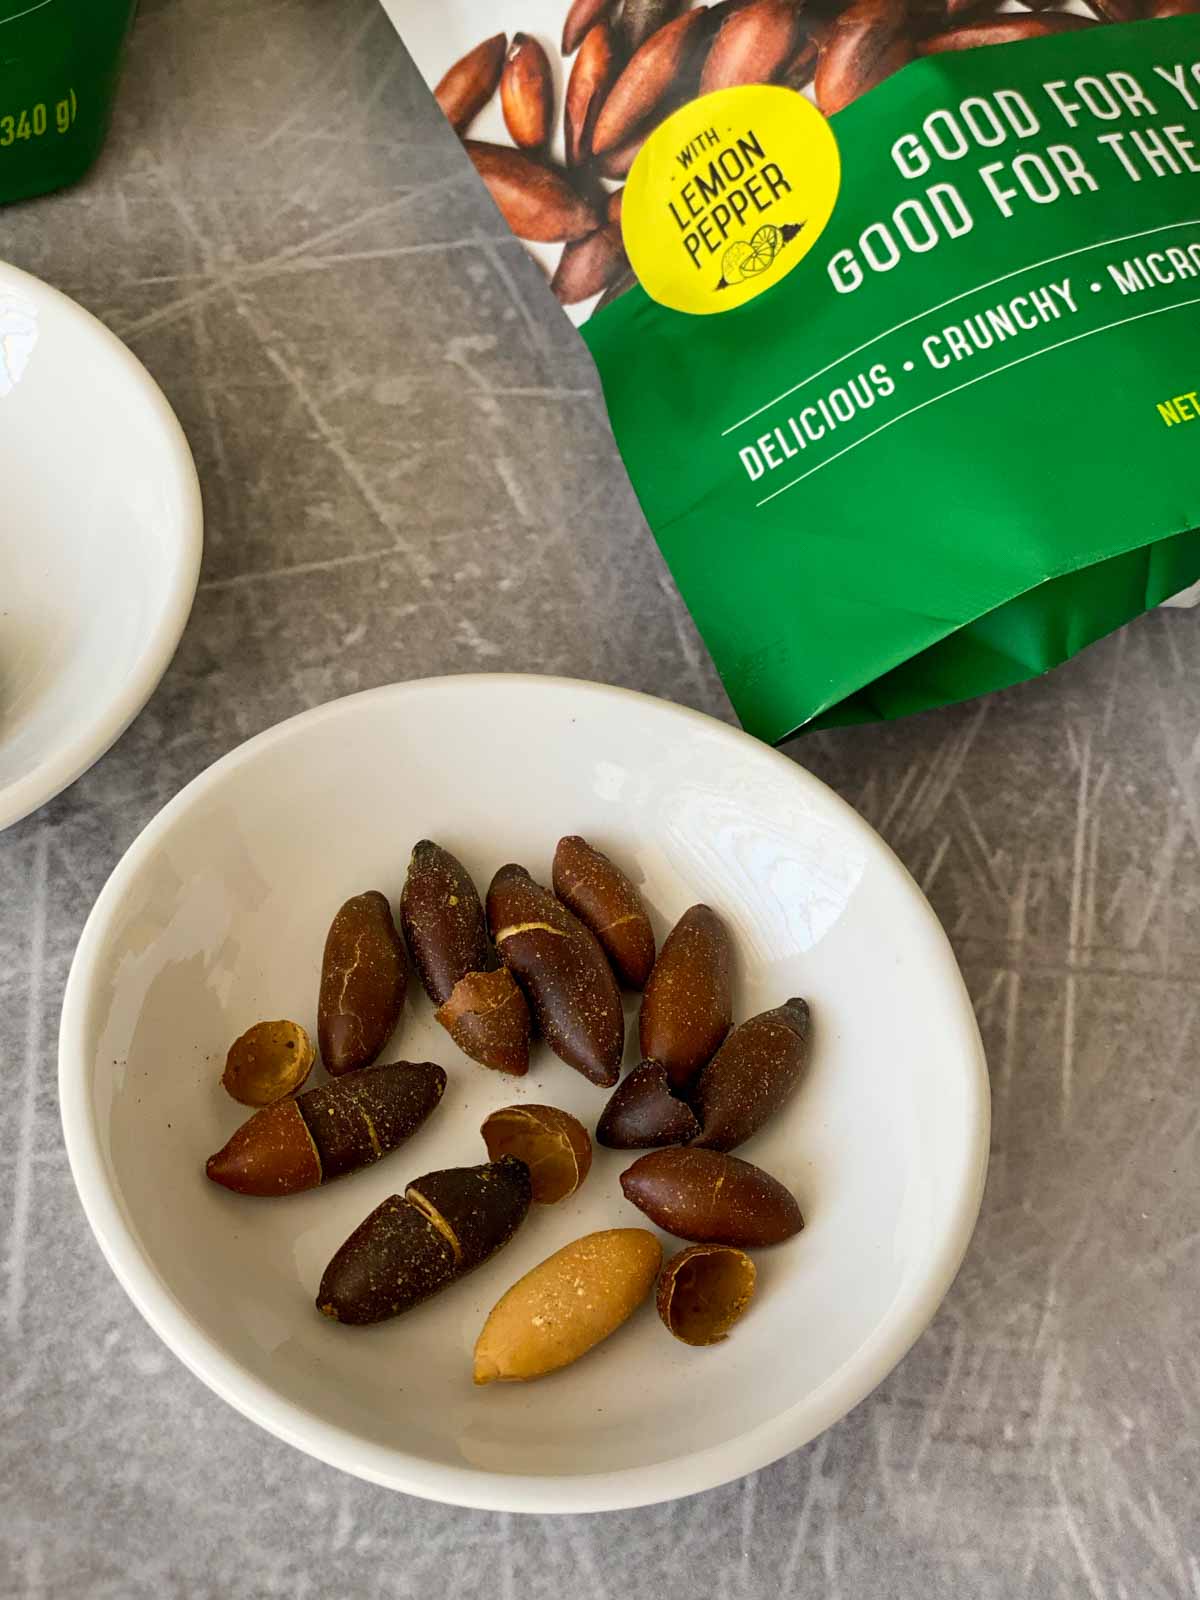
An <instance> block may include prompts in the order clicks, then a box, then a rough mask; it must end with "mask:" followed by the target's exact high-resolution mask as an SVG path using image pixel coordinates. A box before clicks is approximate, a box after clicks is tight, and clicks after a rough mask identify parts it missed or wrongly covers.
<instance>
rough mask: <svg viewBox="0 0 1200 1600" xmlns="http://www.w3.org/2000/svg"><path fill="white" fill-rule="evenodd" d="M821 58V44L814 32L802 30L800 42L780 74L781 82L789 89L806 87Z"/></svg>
mask: <svg viewBox="0 0 1200 1600" xmlns="http://www.w3.org/2000/svg"><path fill="white" fill-rule="evenodd" d="M820 58H821V46H820V43H819V41H818V39H817V35H816V33H814V32H807V33H806V32H804V31H803V30H801V39H800V43H799V44H798V45H797V46H796V48H795V50H794V51H793V52H792V57H791V60H790V61H788V62H787V63H786V65H785V66H784V68H783V71H782V72H781V73H780V74H779V82H780V83H781V84H783V85H784V87H785V88H788V89H804V88H807V86H808V85H809V84H810V83H811V82H812V80H813V74H814V73H815V72H816V70H817V62H818V61H819V60H820Z"/></svg>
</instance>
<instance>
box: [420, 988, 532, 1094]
mask: <svg viewBox="0 0 1200 1600" xmlns="http://www.w3.org/2000/svg"><path fill="white" fill-rule="evenodd" d="M434 1016H435V1017H436V1018H437V1020H438V1021H439V1022H440V1023H441V1025H442V1027H443V1028H445V1030H446V1032H447V1033H448V1034H449V1035H450V1037H451V1038H452V1039H453V1040H454V1042H455V1044H456V1045H457V1046H458V1048H459V1049H460V1050H461V1051H462V1052H463V1053H464V1054H465V1055H468V1056H470V1057H471V1060H472V1061H478V1062H479V1063H480V1065H481V1066H484V1067H491V1068H492V1070H493V1071H494V1072H508V1073H511V1075H512V1076H513V1077H514V1078H523V1077H524V1076H525V1074H526V1073H527V1072H528V1071H529V1032H530V1022H529V1006H528V1005H527V1004H526V1001H525V996H524V994H522V992H521V990H520V988H519V987H518V986H517V983H516V980H515V979H514V978H513V975H512V973H511V972H510V971H509V970H508V968H507V967H501V968H500V969H499V970H498V971H497V972H469V973H468V974H467V976H466V977H465V978H460V979H459V981H458V982H457V983H456V984H455V985H454V989H453V990H452V992H451V995H450V998H449V1000H447V1001H446V1003H445V1005H444V1006H439V1008H438V1009H437V1011H435V1012H434Z"/></svg>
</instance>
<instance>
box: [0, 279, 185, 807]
mask: <svg viewBox="0 0 1200 1600" xmlns="http://www.w3.org/2000/svg"><path fill="white" fill-rule="evenodd" d="M0 486H2V491H3V498H2V500H0V829H3V828H6V827H8V826H9V825H10V824H11V823H14V822H17V821H19V820H20V818H21V817H24V816H27V815H28V814H29V813H30V812H31V811H35V810H36V809H37V807H38V806H40V805H43V804H45V802H46V801H47V800H49V799H51V798H52V797H53V796H54V795H56V794H58V793H59V792H60V791H61V790H62V789H65V788H66V787H67V785H68V784H69V783H73V782H74V781H75V779H76V778H77V777H79V775H80V773H82V772H85V771H86V770H87V768H88V767H90V766H91V765H92V763H93V762H94V761H96V760H98V759H99V757H100V756H102V755H103V754H104V752H105V751H106V750H107V749H108V747H109V746H110V745H111V744H112V743H113V741H114V740H115V739H117V738H119V737H120V735H121V734H122V733H123V732H124V731H125V729H126V728H127V727H128V726H129V724H130V722H132V720H133V718H134V717H135V716H136V715H137V713H138V712H139V711H140V710H141V708H142V707H143V706H144V705H145V703H146V701H147V700H148V699H149V698H150V695H151V693H152V692H153V690H154V688H155V685H156V684H157V683H158V681H159V679H160V678H161V677H162V675H163V672H164V671H165V670H166V667H167V664H168V662H169V661H170V659H171V657H172V655H173V654H174V651H175V646H176V645H177V644H178V642H179V637H180V635H181V633H182V632H183V629H184V625H185V623H186V622H187V618H188V613H189V611H190V610H191V606H192V599H193V597H194V595H195V592H196V580H197V577H198V576H199V571H200V550H201V537H202V535H201V529H202V519H201V509H200V487H199V484H198V482H197V480H196V469H195V467H194V465H193V463H192V457H191V453H190V451H189V450H188V446H187V441H186V440H185V439H184V436H183V432H182V430H181V428H180V426H179V423H178V422H177V421H176V419H175V415H174V413H173V412H172V410H171V408H170V406H169V405H168V404H167V402H166V400H165V398H164V397H163V394H162V392H161V390H160V389H159V388H158V386H157V384H155V382H154V380H153V379H152V378H151V377H150V375H149V373H148V372H147V371H146V369H145V368H144V367H143V366H142V365H141V363H140V362H139V361H138V360H137V359H136V357H134V356H133V355H131V354H130V352H129V351H128V350H127V349H126V348H125V346H124V345H123V344H122V343H121V341H120V340H119V339H117V338H116V337H115V336H114V335H113V334H111V333H109V331H108V330H107V329H106V328H105V327H103V325H102V324H101V323H99V322H97V321H96V319H95V318H94V317H92V316H90V315H89V314H88V313H87V312H86V311H84V310H83V309H82V308H81V307H79V306H77V305H76V304H75V303H74V301H72V300H68V299H67V298H66V296H65V295H62V294H59V293H58V291H57V290H56V289H51V288H50V287H49V286H48V285H46V284H44V283H41V282H39V280H38V279H37V278H31V277H30V276H29V275H28V273H24V272H19V271H18V270H17V269H16V268H15V267H9V266H5V265H3V264H2V263H0Z"/></svg>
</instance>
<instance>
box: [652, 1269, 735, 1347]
mask: <svg viewBox="0 0 1200 1600" xmlns="http://www.w3.org/2000/svg"><path fill="white" fill-rule="evenodd" d="M757 1277H758V1273H757V1271H756V1270H755V1266H754V1263H753V1261H751V1259H750V1257H749V1256H748V1255H747V1254H746V1252H745V1251H744V1250H738V1249H737V1248H736V1247H735V1246H733V1245H728V1244H690V1245H688V1247H687V1249H686V1250H681V1251H680V1252H679V1254H678V1255H677V1256H672V1257H671V1259H670V1261H668V1262H667V1264H666V1266H665V1267H664V1268H663V1269H662V1274H661V1276H660V1277H659V1280H658V1293H657V1295H656V1297H655V1303H656V1305H657V1306H658V1314H659V1316H660V1317H661V1318H662V1320H663V1323H664V1325H665V1326H666V1327H667V1328H668V1329H670V1331H671V1332H672V1333H673V1334H674V1335H675V1337H676V1338H677V1339H680V1340H682V1341H683V1343H684V1344H692V1345H706V1344H719V1343H720V1342H721V1340H722V1339H725V1338H727V1337H728V1334H729V1330H730V1328H732V1327H733V1325H734V1323H735V1322H737V1320H738V1319H739V1317H740V1316H741V1315H742V1313H743V1312H744V1311H745V1309H746V1307H747V1306H748V1305H749V1304H750V1301H751V1299H752V1298H753V1295H754V1283H755V1279H756V1278H757Z"/></svg>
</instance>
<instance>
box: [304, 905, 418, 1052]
mask: <svg viewBox="0 0 1200 1600" xmlns="http://www.w3.org/2000/svg"><path fill="white" fill-rule="evenodd" d="M407 988H408V957H407V956H406V955H405V953H404V945H403V943H402V942H401V939H400V935H399V933H398V932H397V931H396V924H395V923H394V922H393V921H392V908H391V906H390V905H389V904H388V902H387V899H386V897H385V896H384V895H382V894H380V893H379V891H378V890H377V889H372V890H370V891H369V892H368V893H367V894H358V895H355V896H354V897H353V899H351V900H347V901H346V903H345V905H344V906H343V907H342V908H341V910H340V911H339V912H338V914H337V916H336V917H334V919H333V923H332V925H331V927H330V929H329V934H328V937H327V938H326V940H325V956H324V959H323V961H322V963H321V990H320V994H319V996H318V999H317V1042H318V1044H319V1045H320V1049H321V1059H322V1061H323V1062H324V1063H325V1066H326V1069H327V1070H328V1071H329V1072H330V1073H331V1074H332V1075H333V1076H334V1077H338V1076H340V1074H341V1073H343V1072H354V1071H355V1070H357V1068H359V1067H369V1066H370V1065H371V1063H372V1062H373V1061H375V1060H377V1059H378V1057H379V1054H380V1051H381V1050H382V1049H383V1047H384V1045H385V1044H386V1043H387V1042H388V1040H389V1039H390V1038H391V1036H392V1033H393V1032H394V1030H395V1027H396V1024H397V1022H399V1020H400V1013H401V1011H402V1010H403V1009H404V995H405V991H406V990H407Z"/></svg>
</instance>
